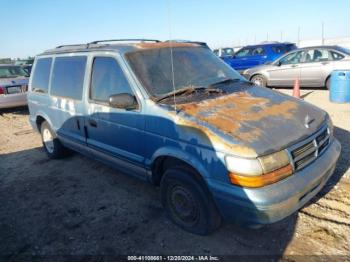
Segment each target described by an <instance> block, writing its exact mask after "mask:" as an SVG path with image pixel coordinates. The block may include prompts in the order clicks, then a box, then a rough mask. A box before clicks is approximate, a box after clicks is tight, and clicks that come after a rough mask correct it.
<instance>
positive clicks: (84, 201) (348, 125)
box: [0, 90, 350, 258]
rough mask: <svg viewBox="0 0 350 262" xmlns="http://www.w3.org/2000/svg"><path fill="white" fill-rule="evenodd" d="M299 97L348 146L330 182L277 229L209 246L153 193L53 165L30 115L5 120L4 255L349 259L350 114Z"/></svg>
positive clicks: (0, 143) (235, 232)
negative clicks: (319, 111) (169, 214)
mask: <svg viewBox="0 0 350 262" xmlns="http://www.w3.org/2000/svg"><path fill="white" fill-rule="evenodd" d="M280 91H282V92H287V93H291V92H292V91H291V90H280ZM302 94H303V95H304V96H305V98H304V99H305V100H306V101H308V102H311V103H313V104H315V105H316V106H319V107H321V108H323V109H325V110H327V111H328V112H329V114H330V115H331V117H332V119H333V122H334V125H335V136H336V137H337V138H338V139H339V140H340V142H341V144H342V154H341V159H340V160H339V162H338V165H337V168H336V171H335V173H334V175H333V176H332V177H331V179H330V181H329V182H328V184H327V185H326V186H325V188H324V189H323V190H322V191H321V192H320V193H319V194H318V195H317V196H316V197H315V198H314V199H313V201H312V202H311V203H309V204H308V205H307V206H306V207H304V208H303V209H302V210H301V211H300V212H298V213H296V214H294V215H292V216H291V217H288V218H286V219H285V220H283V221H281V222H279V223H276V224H273V225H269V226H266V227H264V228H261V229H257V230H253V229H246V228H241V227H239V226H237V225H224V226H223V227H222V228H220V230H218V231H217V232H215V233H214V234H213V235H211V236H207V237H200V236H196V235H192V234H189V233H186V232H184V231H182V230H181V229H179V228H178V227H176V226H175V225H173V224H172V223H171V222H170V221H169V220H168V219H167V218H166V216H165V213H164V211H163V209H162V207H161V203H160V201H159V190H158V189H157V188H155V187H153V186H152V185H150V184H147V183H144V182H142V181H139V180H138V179H136V178H133V177H128V176H126V175H123V174H119V173H117V172H115V171H114V170H113V169H111V168H109V167H107V166H105V165H103V164H101V163H99V162H96V161H93V160H90V159H87V158H85V157H83V156H81V155H79V154H73V155H72V156H70V157H68V158H67V159H63V160H49V159H48V158H47V157H46V154H45V152H44V151H43V149H42V148H41V141H40V137H39V135H38V134H37V133H35V132H34V131H32V129H31V127H30V125H29V123H28V111H27V110H26V109H25V108H22V109H11V110H5V111H2V113H1V114H0V254H2V255H10V256H16V255H19V254H30V255H68V254H71V255H87V254H88V255H96V254H99V255H116V254H124V255H135V254H144V255H146V254H148V255H160V254H171V255H189V254H191V255H209V254H212V255H225V254H226V255H244V254H253V255H278V256H281V255H346V256H350V245H349V243H350V194H349V192H350V104H333V103H330V102H329V101H328V92H327V91H322V90H304V91H303V92H302ZM333 258H334V257H333Z"/></svg>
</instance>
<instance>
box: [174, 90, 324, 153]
mask: <svg viewBox="0 0 350 262" xmlns="http://www.w3.org/2000/svg"><path fill="white" fill-rule="evenodd" d="M177 108H178V109H179V114H178V115H179V116H180V118H182V119H183V120H184V121H189V122H190V123H192V124H193V125H195V126H196V128H200V129H203V130H205V131H206V133H207V135H208V136H209V137H210V138H212V139H211V141H213V142H212V143H217V141H221V142H224V143H225V144H229V145H231V149H232V150H233V153H234V154H237V155H241V156H245V157H256V156H260V155H265V154H269V153H272V152H276V151H278V150H281V149H284V148H286V147H288V146H290V145H292V144H294V143H296V142H298V141H300V140H302V139H304V138H306V137H308V136H310V135H311V134H312V133H314V132H315V131H317V130H318V129H319V128H320V126H321V125H322V124H323V123H324V122H325V119H326V116H327V114H326V113H325V112H324V111H323V110H321V109H319V108H317V107H315V106H313V105H311V104H309V103H306V102H304V101H302V100H299V99H296V98H293V97H290V96H287V95H284V94H281V93H279V92H276V91H272V90H270V89H267V88H261V87H255V86H253V87H250V88H247V89H246V90H243V91H239V92H233V93H230V94H227V95H224V96H220V97H217V98H212V99H210V98H209V99H206V100H202V101H199V102H198V101H196V102H190V103H185V104H179V105H177ZM208 132H209V133H208ZM214 138H215V139H214ZM218 138H219V140H218Z"/></svg>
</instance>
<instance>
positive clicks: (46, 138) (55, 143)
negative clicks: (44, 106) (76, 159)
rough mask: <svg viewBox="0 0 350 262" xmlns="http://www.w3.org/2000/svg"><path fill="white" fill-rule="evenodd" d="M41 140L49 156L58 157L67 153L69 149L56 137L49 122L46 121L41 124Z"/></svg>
mask: <svg viewBox="0 0 350 262" xmlns="http://www.w3.org/2000/svg"><path fill="white" fill-rule="evenodd" d="M40 133H41V140H42V142H43V146H44V149H45V151H46V153H47V155H48V156H49V158H52V159H57V158H62V157H64V156H65V155H66V153H67V150H66V148H65V147H63V145H62V144H61V142H60V141H59V140H58V138H57V137H56V134H55V132H54V131H53V130H52V129H51V127H50V125H49V123H48V122H47V121H44V122H43V123H42V124H41V126H40Z"/></svg>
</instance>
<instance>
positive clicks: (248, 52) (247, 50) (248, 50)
mask: <svg viewBox="0 0 350 262" xmlns="http://www.w3.org/2000/svg"><path fill="white" fill-rule="evenodd" d="M249 55H252V48H247V47H246V48H243V49H241V50H239V51H238V52H237V53H236V57H243V56H249Z"/></svg>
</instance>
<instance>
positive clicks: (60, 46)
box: [56, 44, 89, 48]
mask: <svg viewBox="0 0 350 262" xmlns="http://www.w3.org/2000/svg"><path fill="white" fill-rule="evenodd" d="M74 46H86V47H88V46H89V45H88V44H74V45H59V46H56V48H62V47H74Z"/></svg>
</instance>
